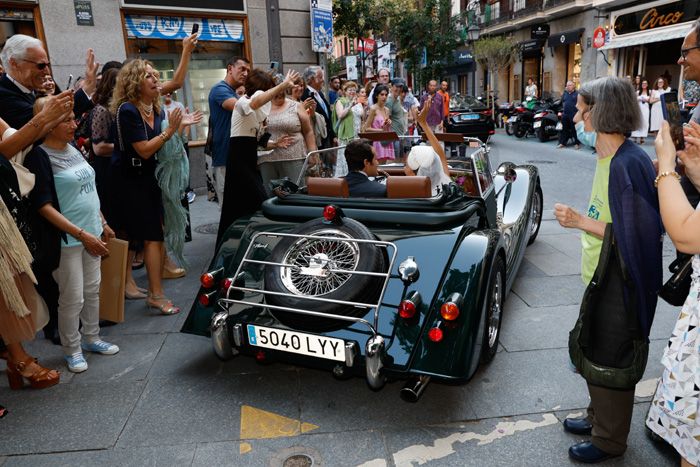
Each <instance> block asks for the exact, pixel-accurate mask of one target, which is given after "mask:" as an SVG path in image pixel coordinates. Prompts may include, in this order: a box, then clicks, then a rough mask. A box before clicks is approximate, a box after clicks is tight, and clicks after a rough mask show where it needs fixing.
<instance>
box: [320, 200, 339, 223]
mask: <svg viewBox="0 0 700 467" xmlns="http://www.w3.org/2000/svg"><path fill="white" fill-rule="evenodd" d="M337 215H338V209H337V208H336V207H335V206H333V205H332V204H329V205H328V206H326V207H325V208H323V218H324V219H326V220H327V221H329V222H330V221H333V220H335V218H336V216H337Z"/></svg>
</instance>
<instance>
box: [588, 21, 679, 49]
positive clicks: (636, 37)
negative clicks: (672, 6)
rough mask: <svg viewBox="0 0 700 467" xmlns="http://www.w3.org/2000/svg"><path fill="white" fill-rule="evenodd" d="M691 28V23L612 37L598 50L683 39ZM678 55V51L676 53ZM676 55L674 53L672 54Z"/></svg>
mask: <svg viewBox="0 0 700 467" xmlns="http://www.w3.org/2000/svg"><path fill="white" fill-rule="evenodd" d="M691 27H692V23H684V24H678V25H675V26H668V27H665V28H661V29H652V30H651V31H645V32H642V33H635V34H629V35H628V34H626V35H625V36H623V37H614V38H612V39H611V40H610V42H608V43H607V44H605V45H604V46H603V47H601V48H600V49H599V50H608V49H619V48H620V47H631V46H633V45H641V44H650V43H652V42H663V41H668V40H671V39H678V38H681V37H685V36H686V34H688V32H690V29H691ZM677 52H678V53H680V51H677ZM674 53H676V52H674Z"/></svg>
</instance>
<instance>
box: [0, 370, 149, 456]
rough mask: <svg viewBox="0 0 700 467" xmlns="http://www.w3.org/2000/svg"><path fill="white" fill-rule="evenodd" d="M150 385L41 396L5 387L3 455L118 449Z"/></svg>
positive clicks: (67, 389)
mask: <svg viewBox="0 0 700 467" xmlns="http://www.w3.org/2000/svg"><path fill="white" fill-rule="evenodd" d="M144 385H145V383H144V382H139V381H116V382H113V383H110V384H99V385H96V384H80V385H76V384H67V385H58V386H55V387H52V388H48V389H42V390H38V391H30V390H24V391H10V390H9V389H6V388H0V400H1V401H2V402H3V405H5V406H7V407H8V408H9V409H10V414H9V415H8V416H7V417H5V418H4V419H2V436H0V455H10V454H39V453H47V452H56V451H74V450H93V449H105V448H110V447H112V446H114V443H115V442H116V441H117V437H118V436H119V433H120V432H121V430H122V428H123V427H124V424H125V423H126V420H127V417H129V414H130V413H131V411H132V410H133V408H134V405H135V404H136V401H137V400H138V398H139V397H140V395H141V392H142V391H143V388H144Z"/></svg>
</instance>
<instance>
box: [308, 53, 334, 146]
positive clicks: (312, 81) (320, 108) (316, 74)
mask: <svg viewBox="0 0 700 467" xmlns="http://www.w3.org/2000/svg"><path fill="white" fill-rule="evenodd" d="M303 77H304V81H305V82H306V88H305V89H304V93H303V94H302V95H301V100H302V101H305V100H306V99H308V98H310V97H311V98H313V99H314V101H315V102H316V112H317V113H319V114H321V115H322V116H323V118H324V119H325V120H326V137H325V138H324V139H323V142H322V144H321V146H320V147H319V149H325V148H331V147H333V146H335V145H336V144H337V142H338V140H337V138H336V137H335V133H334V131H333V122H331V115H332V113H333V108H332V107H331V104H330V103H329V102H328V100H327V99H326V96H324V95H323V84H324V76H323V68H321V67H320V66H310V67H307V68H306V70H304V75H303Z"/></svg>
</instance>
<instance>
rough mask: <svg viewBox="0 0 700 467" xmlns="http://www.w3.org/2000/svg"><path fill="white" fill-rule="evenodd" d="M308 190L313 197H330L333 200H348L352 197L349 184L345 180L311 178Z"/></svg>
mask: <svg viewBox="0 0 700 467" xmlns="http://www.w3.org/2000/svg"><path fill="white" fill-rule="evenodd" d="M307 189H308V192H309V195H311V196H329V197H332V198H347V197H349V196H350V190H349V189H348V182H347V181H346V180H345V179H344V178H322V177H310V178H309V179H308V181H307Z"/></svg>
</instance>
